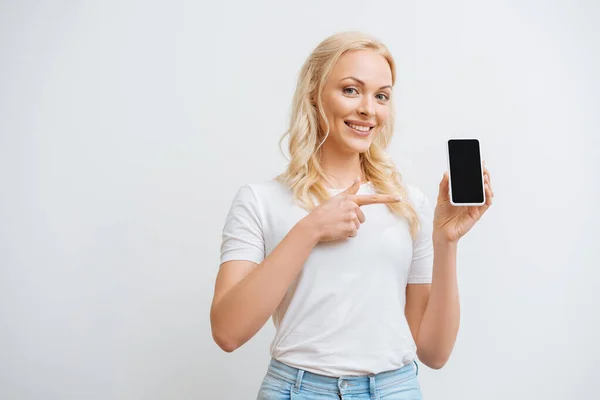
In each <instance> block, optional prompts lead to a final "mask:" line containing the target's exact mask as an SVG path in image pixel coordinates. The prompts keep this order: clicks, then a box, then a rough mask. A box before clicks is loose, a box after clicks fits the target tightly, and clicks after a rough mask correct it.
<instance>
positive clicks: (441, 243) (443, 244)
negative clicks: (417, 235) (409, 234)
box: [432, 230, 458, 248]
mask: <svg viewBox="0 0 600 400" xmlns="http://www.w3.org/2000/svg"><path fill="white" fill-rule="evenodd" d="M432 241H433V246H434V247H440V248H452V247H456V246H457V245H458V239H457V240H450V239H449V238H448V237H447V236H446V235H444V234H442V233H440V232H436V231H435V230H434V231H433V235H432Z"/></svg>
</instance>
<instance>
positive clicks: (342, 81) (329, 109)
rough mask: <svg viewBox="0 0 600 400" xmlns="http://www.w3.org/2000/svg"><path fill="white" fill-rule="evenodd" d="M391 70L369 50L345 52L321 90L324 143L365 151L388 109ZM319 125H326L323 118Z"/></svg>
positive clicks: (377, 55) (330, 147) (385, 117)
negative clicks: (325, 135)
mask: <svg viewBox="0 0 600 400" xmlns="http://www.w3.org/2000/svg"><path fill="white" fill-rule="evenodd" d="M391 85H392V71H391V69H390V66H389V64H388V63H387V61H386V59H385V58H384V57H383V56H382V55H380V54H378V53H376V52H375V51H372V50H358V51H350V52H346V53H344V54H343V55H342V56H341V57H340V58H339V60H338V62H337V63H336V65H335V66H334V67H333V70H332V71H331V75H330V76H329V78H328V79H327V82H325V85H324V87H323V91H322V102H323V109H324V111H325V115H326V116H327V120H328V121H329V125H330V131H329V136H328V137H327V140H326V141H325V143H324V145H323V147H324V149H327V148H329V149H332V148H334V149H335V150H336V151H337V152H344V153H364V152H366V151H367V150H368V149H369V146H371V143H372V142H373V139H374V138H375V136H376V135H377V134H378V133H379V132H380V131H381V129H382V128H383V126H384V124H385V122H386V121H387V119H388V116H389V113H390V107H391V105H390V99H391V96H392V88H391ZM321 128H322V129H323V130H325V129H326V126H325V124H324V122H323V121H321Z"/></svg>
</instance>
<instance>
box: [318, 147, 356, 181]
mask: <svg viewBox="0 0 600 400" xmlns="http://www.w3.org/2000/svg"><path fill="white" fill-rule="evenodd" d="M325 144H326V143H325ZM325 144H324V146H323V147H322V152H321V160H320V161H321V167H322V168H323V170H324V171H325V174H327V177H328V181H327V182H326V183H325V184H326V185H327V186H329V187H332V188H334V189H343V188H346V187H348V186H350V185H352V183H353V182H354V180H355V179H356V178H357V177H360V180H361V182H363V181H364V175H363V172H362V169H361V166H360V156H359V154H358V153H344V152H340V151H335V150H334V149H331V148H326V147H325Z"/></svg>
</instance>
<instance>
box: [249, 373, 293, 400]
mask: <svg viewBox="0 0 600 400" xmlns="http://www.w3.org/2000/svg"><path fill="white" fill-rule="evenodd" d="M291 386H292V385H291V384H289V383H287V382H285V381H282V380H279V379H277V378H276V377H274V376H272V375H270V374H266V375H265V377H264V378H263V381H262V383H261V385H260V389H259V391H258V395H257V397H256V400H290V397H291V393H292V391H291ZM292 398H293V397H292Z"/></svg>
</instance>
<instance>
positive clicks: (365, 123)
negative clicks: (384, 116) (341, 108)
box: [344, 119, 375, 128]
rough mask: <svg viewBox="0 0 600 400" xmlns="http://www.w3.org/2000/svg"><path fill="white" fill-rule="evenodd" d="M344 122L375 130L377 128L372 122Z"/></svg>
mask: <svg viewBox="0 0 600 400" xmlns="http://www.w3.org/2000/svg"><path fill="white" fill-rule="evenodd" d="M344 122H349V123H351V124H353V125H359V126H368V127H369V128H373V127H374V126H375V124H373V123H371V122H365V121H355V120H353V119H346V120H344Z"/></svg>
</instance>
